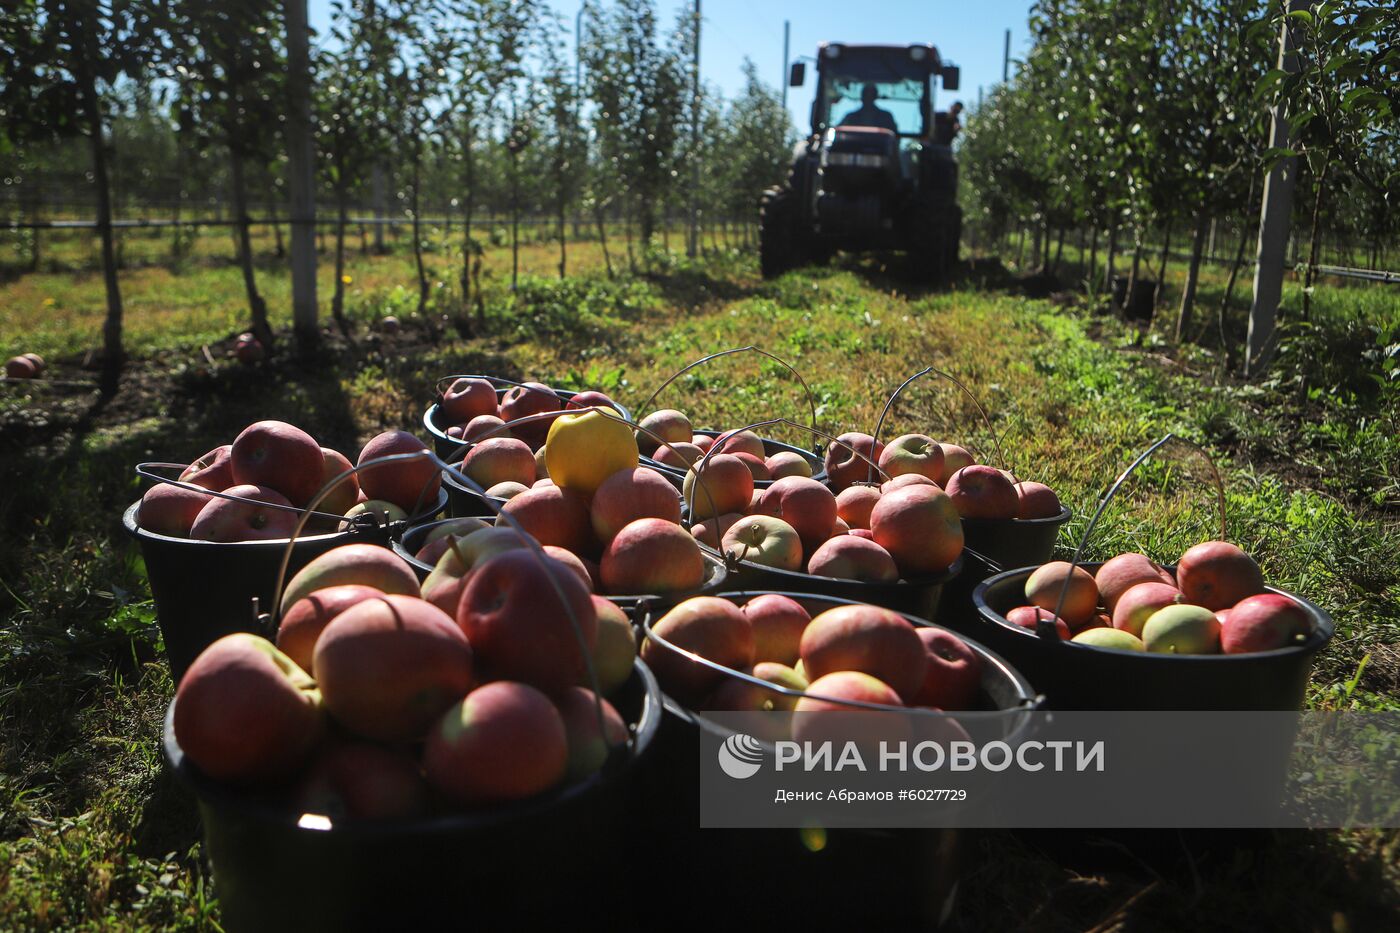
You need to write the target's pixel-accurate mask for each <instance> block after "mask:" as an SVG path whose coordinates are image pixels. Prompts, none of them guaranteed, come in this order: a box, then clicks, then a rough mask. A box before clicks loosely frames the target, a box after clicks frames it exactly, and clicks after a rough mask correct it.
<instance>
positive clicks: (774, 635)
mask: <svg viewBox="0 0 1400 933" xmlns="http://www.w3.org/2000/svg"><path fill="white" fill-rule="evenodd" d="M651 630H652V633H653V634H655V635H656V636H657V637H658V638H662V639H664V640H665V641H666V642H668V643H669V644H671V645H674V646H675V647H677V648H682V649H686V650H688V651H692V652H694V653H696V654H698V655H700V656H701V657H703V658H705V659H707V660H710V661H713V662H715V663H716V664H720V665H722V666H724V667H726V668H729V669H730V670H734V671H743V672H745V673H749V674H752V676H754V677H756V678H758V679H759V680H762V681H765V682H767V683H771V684H774V685H775V686H779V687H786V688H789V689H793V690H799V691H803V692H810V693H812V694H815V695H816V696H822V697H830V698H832V699H835V700H853V701H857V702H865V703H878V704H881V705H884V706H892V707H896V708H898V707H923V708H929V709H938V710H947V711H953V710H966V709H971V708H972V707H974V706H975V705H976V703H977V701H978V697H979V691H980V685H981V680H982V659H981V657H979V656H978V654H977V653H976V652H975V651H973V649H972V648H971V647H970V646H969V645H968V644H967V643H966V642H964V641H963V640H962V639H960V638H958V637H957V636H956V635H954V634H953V633H952V632H949V631H947V630H945V629H941V628H931V627H915V626H913V625H911V624H910V623H909V622H908V620H906V619H905V618H904V617H903V616H901V615H899V614H898V613H896V612H891V611H890V610H888V609H882V608H880V607H878V606H868V605H861V604H856V605H844V606H837V607H835V608H832V609H828V610H826V611H825V612H821V613H819V614H818V615H817V616H816V617H815V618H813V617H812V616H811V615H809V614H808V612H807V610H806V609H804V608H803V607H802V605H801V604H800V603H798V602H797V601H796V600H793V599H790V598H789V597H787V596H783V595H781V594H778V593H769V594H765V595H763V596H757V597H754V598H753V599H750V600H749V601H748V602H746V603H744V605H743V606H742V607H739V606H736V605H735V604H734V603H732V602H730V601H729V600H727V599H721V598H719V597H714V596H697V597H693V598H691V599H688V600H686V601H685V602H683V603H680V604H679V605H677V606H676V607H675V608H673V609H671V610H670V611H669V612H667V613H666V614H665V615H664V616H662V617H661V618H660V619H659V620H658V621H657V622H656V623H655V624H653V625H652V627H651ZM641 654H642V659H643V660H644V661H645V662H646V663H647V665H648V666H649V667H651V669H652V671H653V672H654V673H655V674H656V679H657V682H658V683H659V684H660V686H661V688H662V689H663V690H665V691H666V692H667V693H668V694H670V695H671V696H673V697H675V698H676V699H677V700H678V701H680V702H681V703H682V704H684V705H687V706H689V707H690V708H692V709H699V710H714V711H724V710H732V711H772V710H777V711H779V712H808V711H817V710H835V709H851V708H852V707H843V706H841V705H840V704H836V703H831V702H829V701H827V700H819V699H817V698H816V697H815V696H811V697H809V696H803V697H795V696H791V695H789V694H784V693H779V692H777V691H775V690H769V689H767V688H765V687H760V686H757V685H754V684H751V683H749V682H747V681H744V680H740V679H739V678H737V677H730V676H728V675H727V674H725V673H724V672H722V671H717V670H715V669H713V668H711V667H707V666H705V665H703V664H699V663H698V662H696V661H692V660H691V659H689V658H688V657H685V656H684V655H681V654H679V653H678V652H676V651H673V650H671V649H670V648H667V647H665V646H663V645H661V644H660V643H658V642H656V641H654V640H652V639H651V638H648V639H646V640H644V641H643V642H642V651H641ZM770 737H771V736H770Z"/></svg>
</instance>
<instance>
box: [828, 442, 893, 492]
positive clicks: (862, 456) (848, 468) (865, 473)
mask: <svg viewBox="0 0 1400 933" xmlns="http://www.w3.org/2000/svg"><path fill="white" fill-rule="evenodd" d="M837 440H838V441H840V443H833V444H832V445H831V446H830V447H828V448H827V449H826V464H825V465H826V476H827V482H829V483H830V484H831V489H832V491H833V492H838V493H839V492H840V491H841V490H843V489H845V488H846V487H847V486H850V485H852V484H854V483H864V482H873V481H875V480H876V479H878V478H879V476H880V474H879V471H877V470H876V469H875V468H874V466H872V464H874V465H876V466H878V465H879V462H880V455H881V454H883V453H884V452H885V445H884V444H876V443H875V438H873V437H871V436H870V435H869V434H861V433H860V432H858V431H851V432H847V433H846V434H842V435H841V436H840V437H838V438H837ZM857 454H859V456H857Z"/></svg>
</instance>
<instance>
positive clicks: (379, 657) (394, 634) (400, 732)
mask: <svg viewBox="0 0 1400 933" xmlns="http://www.w3.org/2000/svg"><path fill="white" fill-rule="evenodd" d="M473 660H474V659H473V651H472V646H471V645H469V644H468V643H467V638H466V637H465V636H464V635H463V634H462V630H461V629H460V628H458V626H457V624H456V623H455V622H454V621H453V620H452V617H451V616H449V615H448V614H447V613H445V612H443V611H442V610H441V609H439V608H437V607H436V606H434V605H432V604H431V603H428V602H425V601H424V600H421V599H419V598H418V597H416V596H382V595H381V596H374V597H371V598H369V599H365V600H362V601H360V602H358V603H356V604H355V605H353V606H351V607H349V608H348V609H346V610H345V611H343V612H341V613H340V614H339V615H337V616H336V617H335V618H334V619H332V620H331V621H330V624H328V625H327V626H326V628H325V630H324V631H322V632H321V637H320V638H319V639H317V641H316V650H315V652H314V654H313V655H312V666H313V667H314V668H315V671H316V682H317V683H318V684H319V685H320V687H321V696H322V698H323V699H324V701H325V704H326V709H327V710H328V711H329V712H330V714H331V715H332V716H333V717H335V720H336V721H337V722H339V723H340V724H341V725H342V726H344V727H345V728H347V729H349V730H350V731H351V732H353V733H355V734H356V735H361V736H364V737H366V738H371V739H377V740H379V741H381V742H413V741H416V740H418V739H420V738H422V737H423V734H424V733H425V732H426V731H427V730H428V728H429V727H430V726H431V725H432V724H433V722H435V721H436V720H437V718H438V717H439V716H441V715H442V713H443V711H444V710H446V709H447V708H448V707H449V706H451V705H452V704H453V703H455V702H456V701H457V700H459V699H460V698H462V697H463V696H465V695H466V693H467V691H468V690H469V689H471V685H472V681H473V669H474V668H473Z"/></svg>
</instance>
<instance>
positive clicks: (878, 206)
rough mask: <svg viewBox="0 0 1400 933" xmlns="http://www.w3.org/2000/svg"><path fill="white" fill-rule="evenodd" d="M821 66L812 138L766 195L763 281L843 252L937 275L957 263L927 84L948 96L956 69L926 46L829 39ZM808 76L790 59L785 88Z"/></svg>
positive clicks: (947, 160)
mask: <svg viewBox="0 0 1400 933" xmlns="http://www.w3.org/2000/svg"><path fill="white" fill-rule="evenodd" d="M816 71H817V87H816V96H815V99H814V100H813V102H812V130H811V134H810V135H809V136H808V137H807V138H806V139H805V140H803V141H802V142H800V143H799V144H798V146H797V148H796V149H795V150H794V152H793V166H792V172H791V175H790V178H789V182H788V184H787V185H785V186H781V187H780V188H774V189H770V190H769V191H768V192H765V195H764V201H763V204H762V208H763V211H762V213H763V215H764V217H763V222H762V232H763V234H764V236H763V237H761V239H760V246H761V247H762V249H761V253H762V258H763V260H764V261H763V267H764V272H765V274H770V275H772V274H779V273H781V272H782V271H785V270H786V269H787V268H790V267H791V266H792V265H795V264H801V263H803V262H812V261H817V262H820V261H823V260H824V259H826V258H827V257H829V256H830V255H831V254H832V253H833V252H835V251H836V250H838V249H843V250H849V251H863V250H872V249H902V250H906V251H908V252H909V253H910V254H911V256H914V255H915V254H919V255H918V256H917V257H916V258H915V259H914V262H913V264H912V265H913V267H914V268H915V269H917V270H919V272H920V274H921V275H922V276H925V277H928V276H934V275H941V273H942V272H943V271H945V270H946V269H947V267H948V265H949V263H950V262H956V258H957V238H958V236H959V235H960V233H961V226H962V215H961V211H960V210H959V209H958V207H957V204H956V187H957V166H956V164H955V162H954V161H953V155H952V149H951V147H950V146H948V145H946V144H940V143H936V142H934V139H933V137H934V133H935V119H934V79H935V78H938V79H941V80H942V83H943V87H944V88H945V89H947V90H955V89H956V88H957V87H958V68H957V67H956V66H952V65H946V64H945V63H944V62H943V60H942V58H941V57H940V55H939V53H938V49H937V48H935V47H934V46H932V45H925V44H916V45H907V46H905V45H847V44H844V43H838V42H827V43H823V44H822V45H821V46H820V47H819V48H818V50H817V57H816ZM805 79H806V64H805V63H804V62H800V61H799V62H796V63H794V64H793V65H792V70H791V73H790V79H789V83H790V84H791V85H793V86H801V85H802V84H804V83H805ZM770 215H771V216H770ZM930 250H932V251H934V253H936V255H930V254H929V251H930Z"/></svg>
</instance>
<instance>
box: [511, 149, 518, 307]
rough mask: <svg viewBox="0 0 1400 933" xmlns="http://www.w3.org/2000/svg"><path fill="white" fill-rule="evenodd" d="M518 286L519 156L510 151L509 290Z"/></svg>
mask: <svg viewBox="0 0 1400 933" xmlns="http://www.w3.org/2000/svg"><path fill="white" fill-rule="evenodd" d="M519 285H520V156H519V154H518V153H517V152H516V150H514V149H511V151H510V290H511V291H515V290H516V289H517V288H518V287H519Z"/></svg>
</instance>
